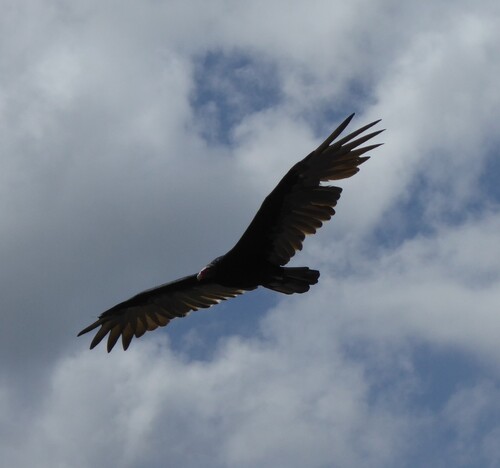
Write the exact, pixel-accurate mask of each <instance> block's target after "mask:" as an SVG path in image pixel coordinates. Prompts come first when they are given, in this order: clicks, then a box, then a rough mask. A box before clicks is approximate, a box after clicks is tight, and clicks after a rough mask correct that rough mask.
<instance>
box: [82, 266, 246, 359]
mask: <svg viewBox="0 0 500 468" xmlns="http://www.w3.org/2000/svg"><path fill="white" fill-rule="evenodd" d="M244 292H245V290H243V289H237V288H230V287H226V286H222V285H219V284H217V283H213V282H211V281H198V280H197V279H196V275H191V276H188V277H186V278H182V279H180V280H177V281H174V282H172V283H168V284H166V285H162V286H158V287H157V288H153V289H149V290H147V291H144V292H142V293H139V294H137V295H136V296H134V297H132V298H131V299H128V300H127V301H124V302H121V303H120V304H117V305H115V306H114V307H112V308H111V309H108V310H107V311H105V312H103V313H102V314H101V315H100V316H99V318H98V320H96V321H95V322H94V323H92V324H91V325H89V326H88V327H86V328H84V329H83V330H82V331H81V332H80V333H78V336H80V335H83V334H85V333H88V332H90V331H92V330H94V329H96V328H98V327H100V328H99V330H98V331H97V333H96V334H95V336H94V338H93V340H92V342H91V344H90V349H93V348H94V347H95V346H97V345H98V344H99V343H100V342H101V341H102V340H103V339H104V338H105V337H106V335H108V340H107V350H108V352H110V351H111V350H112V349H113V347H114V346H115V344H116V342H117V341H118V339H119V338H120V336H121V338H122V345H123V349H124V350H126V349H127V348H128V347H129V345H130V342H131V341H132V338H133V337H134V336H135V337H136V338H139V337H141V336H142V335H144V333H145V332H146V331H152V330H155V329H156V328H158V327H163V326H165V325H167V324H168V323H169V322H170V320H172V319H174V318H176V317H185V316H186V315H187V314H188V313H189V312H191V311H195V310H198V309H204V308H208V307H211V306H212V305H215V304H218V303H219V302H221V301H223V300H226V299H229V298H232V297H236V296H237V295H239V294H242V293H244Z"/></svg>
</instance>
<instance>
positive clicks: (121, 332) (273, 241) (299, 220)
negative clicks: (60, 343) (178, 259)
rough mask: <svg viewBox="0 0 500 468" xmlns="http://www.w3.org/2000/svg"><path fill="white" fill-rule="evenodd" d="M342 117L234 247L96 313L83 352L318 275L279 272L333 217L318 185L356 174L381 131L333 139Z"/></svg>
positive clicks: (292, 287)
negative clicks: (195, 268)
mask: <svg viewBox="0 0 500 468" xmlns="http://www.w3.org/2000/svg"><path fill="white" fill-rule="evenodd" d="M353 117H354V114H351V115H350V116H349V117H347V118H346V119H345V120H344V121H343V122H342V123H341V124H340V125H339V126H338V127H337V128H336V129H335V130H334V131H333V132H332V133H331V134H330V136H329V137H328V138H327V139H326V140H325V141H324V142H323V143H321V144H320V145H319V146H318V148H316V149H315V150H314V151H312V152H311V153H310V154H308V155H307V156H306V157H305V158H304V159H302V160H301V161H299V162H298V163H296V164H295V165H294V166H293V167H292V168H291V169H290V170H289V171H288V172H287V173H286V174H285V176H284V177H283V178H282V179H281V181H280V182H279V183H278V185H277V186H276V187H275V188H274V190H273V191H272V192H271V193H270V194H269V195H268V196H267V197H266V198H265V199H264V202H263V203H262V205H261V206H260V208H259V210H258V211H257V213H256V214H255V216H254V218H253V220H252V221H251V223H250V224H249V226H248V227H247V229H246V231H245V232H244V233H243V235H242V236H241V238H240V239H239V240H238V242H237V243H236V245H234V247H233V248H232V249H231V250H229V251H228V252H227V253H226V254H225V255H222V256H220V257H217V258H216V259H215V260H213V261H212V262H210V263H209V264H208V265H206V266H205V267H203V268H202V269H201V270H200V271H199V272H198V273H195V274H192V275H189V276H185V277H183V278H180V279H177V280H175V281H172V282H170V283H165V284H162V285H160V286H157V287H155V288H152V289H148V290H146V291H143V292H141V293H139V294H137V295H135V296H133V297H132V298H130V299H128V300H126V301H123V302H121V303H119V304H117V305H115V306H114V307H111V308H110V309H108V310H106V311H105V312H103V313H102V314H101V315H99V317H98V319H97V320H96V321H95V322H94V323H92V324H91V325H89V326H88V327H86V328H84V329H83V330H82V331H81V332H80V333H78V336H81V335H83V334H85V333H88V332H90V331H92V330H95V329H96V328H98V327H100V328H99V330H98V331H97V332H96V334H95V336H94V338H93V339H92V342H91V344H90V349H93V348H94V347H95V346H96V345H98V344H99V343H100V342H101V341H102V340H103V339H104V338H105V337H106V335H107V336H108V338H107V351H108V352H110V351H111V350H112V349H113V347H114V346H115V344H116V343H117V341H118V339H119V338H120V336H121V340H122V346H123V349H124V350H127V349H128V347H129V345H130V342H131V341H132V338H133V337H134V336H135V337H136V338H139V337H141V336H142V335H144V333H145V332H146V331H152V330H155V329H156V328H158V327H163V326H165V325H167V324H168V323H169V322H170V321H171V320H172V319H174V318H177V317H185V316H186V315H187V314H188V313H189V312H191V311H196V310H198V309H205V308H208V307H211V306H213V305H215V304H218V303H220V302H221V301H224V300H226V299H230V298H233V297H236V296H238V295H240V294H243V293H245V292H247V291H252V290H254V289H256V288H258V287H260V286H263V287H265V288H268V289H271V290H274V291H277V292H280V293H284V294H294V293H299V294H302V293H305V292H306V291H308V290H309V289H310V287H311V286H312V285H314V284H316V283H317V282H318V278H319V276H320V273H319V271H317V270H312V269H310V268H309V267H285V265H286V264H287V263H288V262H289V261H290V259H291V258H292V257H293V256H294V255H295V253H296V252H297V251H299V250H302V244H303V241H304V239H305V237H306V235H310V234H314V233H315V232H316V231H317V229H318V228H320V227H321V226H322V225H323V223H324V222H325V221H328V220H329V219H330V218H331V217H332V216H333V215H334V214H335V209H334V207H335V206H336V205H337V201H338V200H339V198H340V194H341V192H342V188H340V187H337V186H333V185H325V183H327V182H329V181H335V180H341V179H346V178H349V177H351V176H353V175H354V174H356V173H357V172H358V171H359V166H360V165H361V164H363V163H364V162H366V161H367V160H368V159H369V158H370V156H363V155H364V154H365V153H367V152H369V151H371V150H373V149H375V148H377V147H378V146H381V144H382V143H377V144H370V145H366V146H361V145H363V143H365V142H367V141H368V140H371V139H372V138H374V137H375V136H377V135H379V134H380V133H381V132H383V131H384V129H383V130H377V131H372V132H371V133H366V131H367V130H368V129H370V128H371V127H373V126H374V125H376V124H378V123H379V122H380V120H376V121H374V122H371V123H369V124H368V125H365V126H363V127H361V128H359V129H357V130H355V131H353V132H352V133H350V134H348V135H347V136H344V137H343V138H340V139H339V137H340V135H341V134H342V132H343V131H344V130H345V129H346V127H347V126H348V125H349V123H350V122H351V120H352V118H353Z"/></svg>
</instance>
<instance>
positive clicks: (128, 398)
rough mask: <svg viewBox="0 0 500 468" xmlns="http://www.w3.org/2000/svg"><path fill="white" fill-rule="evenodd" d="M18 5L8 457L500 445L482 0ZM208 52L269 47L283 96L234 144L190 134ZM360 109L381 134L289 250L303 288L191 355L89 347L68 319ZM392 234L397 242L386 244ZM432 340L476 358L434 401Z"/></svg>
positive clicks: (3, 108) (382, 451)
mask: <svg viewBox="0 0 500 468" xmlns="http://www.w3.org/2000/svg"><path fill="white" fill-rule="evenodd" d="M11 3H12V2H1V1H0V5H2V7H3V8H2V12H3V14H2V18H0V23H1V28H0V31H1V33H0V52H1V55H2V62H1V63H0V71H1V72H2V73H0V140H1V141H2V158H1V161H0V213H1V215H0V216H1V218H0V233H1V235H0V239H1V240H0V258H1V259H2V262H1V264H2V268H1V269H0V279H1V282H0V283H1V294H0V306H1V309H2V311H3V312H2V314H3V315H2V319H3V321H2V327H1V329H0V334H1V338H2V339H1V340H0V347H1V350H0V359H1V360H2V374H1V380H0V410H1V411H0V413H1V414H2V417H1V418H2V420H1V423H0V434H1V435H2V437H1V440H2V442H1V443H0V450H1V451H2V456H3V457H4V459H5V460H6V462H4V463H6V464H8V465H9V466H33V465H35V464H36V465H37V466H41V467H43V466H51V467H52V466H71V467H87V466H93V467H94V466H117V465H118V466H159V465H161V464H165V463H169V464H170V465H172V466H201V465H203V466H237V467H245V466H257V465H258V466H291V467H293V466H332V465H334V466H343V467H344V466H356V467H359V466H370V467H373V466H384V467H387V466H419V460H423V464H427V465H429V464H430V465H431V466H439V465H441V466H460V465H462V466H474V461H475V460H481V461H482V462H483V464H484V465H485V466H488V464H489V465H490V466H495V464H498V457H499V454H498V450H497V448H496V440H497V439H498V433H499V427H498V424H497V423H496V422H495V421H492V420H491V419H488V414H489V413H490V412H491V413H493V414H496V413H497V412H498V404H497V403H496V401H497V400H498V385H499V384H498V382H499V376H498V372H497V369H498V355H499V348H498V346H499V345H498V333H497V330H498V329H499V319H498V313H497V308H498V307H497V302H498V300H497V299H498V297H499V294H500V269H499V267H498V261H497V259H498V258H499V254H500V252H499V247H498V245H499V243H498V234H497V233H498V232H499V228H500V225H499V224H500V216H499V213H498V207H497V206H496V205H495V204H494V203H492V202H491V199H489V200H488V201H487V202H486V201H485V200H484V195H485V194H484V187H481V186H480V185H479V182H480V180H481V179H480V178H481V176H482V175H484V172H485V170H486V169H485V168H486V164H487V162H488V160H489V159H491V158H492V155H494V154H496V153H495V151H496V150H495V148H496V147H497V146H498V135H497V133H498V132H497V128H496V126H497V122H498V121H499V117H500V115H499V111H498V109H500V106H499V100H500V93H499V92H498V86H497V84H496V81H497V76H498V75H499V71H500V70H499V68H500V60H499V59H498V54H496V48H497V44H498V39H499V37H498V35H499V33H498V32H497V29H498V28H496V24H497V23H498V8H497V6H496V4H495V3H494V2H489V1H486V0H484V1H481V2H479V3H478V2H475V3H474V4H469V2H465V1H464V2H453V3H450V2H434V4H433V5H432V7H431V6H428V5H423V4H418V3H415V2H413V3H412V2H410V3H405V4H404V5H403V4H401V3H397V4H396V3H394V2H391V1H383V0H381V1H378V2H375V3H374V2H363V1H358V2H351V3H349V4H346V3H341V2H335V3H332V2H326V1H324V2H322V1H317V2H312V3H311V2H309V3H307V4H306V3H303V2H302V3H301V2H298V3H295V4H294V3H290V2H281V1H276V2H271V3H269V2H267V3H265V5H264V3H263V2H247V3H240V4H235V3H228V2H222V1H220V2H212V3H211V5H210V8H209V7H208V6H207V5H206V3H202V2H196V1H194V0H193V1H190V2H185V1H184V2H174V1H169V2H148V3H144V4H141V5H135V4H131V3H128V2H125V3H124V2H113V1H106V2H86V3H85V4H79V5H71V6H67V5H62V4H61V3H60V2H52V1H48V0H47V1H44V2H42V3H41V4H40V3H35V2H27V3H23V4H21V3H19V4H17V3H16V4H15V5H14V4H12V5H11ZM220 50H222V51H223V52H224V53H226V54H228V55H229V56H230V55H231V54H232V53H238V54H244V55H246V56H248V57H250V58H252V57H257V58H258V59H257V60H255V62H250V63H251V65H250V66H254V67H256V68H255V69H252V70H250V71H252V72H253V73H255V74H258V72H259V69H258V64H259V63H260V62H259V59H260V58H261V57H263V60H264V61H265V63H267V64H270V68H269V70H271V71H269V70H267V71H266V72H267V73H273V72H274V73H275V74H276V76H275V77H273V79H275V81H274V84H273V86H276V82H278V84H279V88H280V90H281V92H282V95H281V96H280V98H279V99H277V100H276V102H274V101H273V104H272V105H269V106H267V107H266V106H262V107H263V108H259V109H257V110H255V109H249V114H248V115H243V117H242V119H241V121H239V122H237V123H234V124H233V125H235V127H234V128H233V129H232V132H233V133H232V136H233V137H234V138H233V139H232V140H231V147H226V146H224V145H222V144H217V143H215V142H210V141H205V140H204V139H203V137H202V135H201V132H200V125H202V124H203V122H201V123H200V121H199V119H200V116H199V115H197V109H194V108H193V107H192V96H193V93H196V91H197V90H196V89H195V86H196V82H195V80H194V73H195V71H196V66H195V62H196V60H198V59H199V57H203V56H204V54H206V53H207V52H208V51H215V52H217V51H220ZM250 75H251V74H250ZM250 75H249V76H250ZM259 86H262V83H259ZM229 89H232V88H231V87H229ZM234 89H239V88H238V87H235V88H234ZM273 89H274V88H273ZM236 98H239V96H237V97H235V99H236ZM245 99H248V97H247V96H245ZM245 99H236V100H237V101H238V103H240V108H241V109H243V110H244V104H241V103H245V102H248V101H247V100H245ZM353 107H355V109H353ZM240 108H239V110H240V111H241V109H240ZM358 109H359V110H361V112H359V114H360V115H359V116H357V117H356V119H355V121H354V122H355V124H353V125H357V124H362V123H365V122H368V121H371V120H374V119H376V118H379V117H383V118H384V121H383V124H382V126H384V127H386V128H387V129H388V131H387V132H386V133H385V134H383V135H382V136H381V137H379V139H380V141H385V142H386V145H385V146H384V147H382V148H380V149H378V150H377V151H376V152H374V154H373V159H372V160H371V161H370V162H368V163H367V164H366V165H365V166H363V169H362V171H361V172H360V174H359V175H357V176H356V177H355V178H353V179H352V180H349V181H346V183H345V184H343V185H344V186H345V188H346V190H345V191H344V193H343V196H342V199H341V201H340V203H339V209H338V213H337V215H336V216H335V219H334V220H333V222H332V223H330V224H329V225H328V226H327V227H325V228H324V229H322V231H321V232H320V233H319V234H318V235H317V236H315V238H314V239H308V241H307V243H306V245H305V252H304V253H303V254H301V257H299V258H298V259H297V263H307V264H310V265H311V266H316V265H318V266H319V267H320V269H321V271H322V277H321V282H320V284H319V285H318V286H316V287H315V288H313V289H312V290H311V292H310V293H309V294H307V295H304V296H300V297H291V298H285V299H283V300H280V302H278V303H277V305H276V307H275V308H274V310H272V311H270V312H269V313H267V314H266V315H265V316H264V318H263V319H262V320H261V321H260V322H259V326H260V328H259V329H256V330H255V331H254V333H252V334H250V336H252V338H248V339H243V338H241V337H237V336H228V337H227V338H224V337H221V341H220V342H219V343H218V345H215V344H213V345H212V347H213V348H215V352H214V353H213V355H210V357H209V358H207V359H206V360H205V361H203V362H198V361H195V360H193V359H192V357H190V356H183V355H181V354H180V353H179V352H178V351H176V350H175V349H171V347H170V345H169V342H168V334H166V333H162V332H160V331H158V332H156V334H152V336H150V337H144V338H143V339H141V340H138V341H137V342H136V343H135V344H134V346H133V349H131V350H130V351H128V352H127V353H122V352H120V351H119V350H117V351H116V352H114V353H113V354H112V355H109V356H108V355H106V354H105V353H104V352H103V350H102V349H99V348H98V349H96V350H95V351H93V352H89V351H88V350H86V349H85V350H83V349H82V348H85V347H86V344H87V342H86V341H85V338H80V339H79V340H76V338H75V337H74V334H75V332H76V331H77V330H78V329H79V327H82V326H83V325H85V324H86V323H87V321H88V320H91V318H92V316H93V315H94V314H96V313H98V312H99V311H100V310H102V308H104V307H105V306H107V305H112V303H113V302H114V301H118V300H120V299H122V298H123V297H122V296H123V295H126V294H129V293H133V292H135V290H136V289H137V290H139V289H141V288H142V287H148V286H151V285H152V284H153V283H154V282H156V281H158V282H160V281H165V280H168V278H169V277H174V276H175V275H176V274H179V275H181V274H184V273H188V272H191V271H192V270H195V269H196V268H197V267H199V266H200V263H203V262H205V261H208V260H210V259H211V257H212V256H216V255H217V254H220V253H223V251H224V249H226V248H228V247H230V243H231V242H233V241H234V240H236V239H237V237H238V235H239V234H240V231H241V229H243V228H244V226H245V223H246V222H247V221H249V219H250V217H251V216H252V214H253V210H254V209H255V208H256V206H257V204H258V203H260V201H261V200H262V198H263V196H264V195H265V194H266V192H267V190H269V189H270V188H271V187H272V186H273V184H274V183H275V182H276V181H277V180H278V179H279V178H280V177H281V176H282V174H283V173H284V172H285V170H286V169H288V167H289V166H290V165H291V164H292V163H294V162H296V160H298V159H299V158H300V157H301V156H303V155H305V153H307V152H308V151H310V150H311V149H313V148H314V147H315V146H316V145H317V144H318V143H320V141H321V138H323V137H325V136H326V135H327V133H328V131H329V130H330V129H331V128H330V127H331V126H332V125H335V124H336V123H337V121H338V120H340V119H341V118H342V117H344V114H347V113H350V112H351V111H352V110H358ZM333 112H335V114H333ZM493 157H494V156H493ZM491 177H492V178H494V177H495V175H494V174H492V175H491ZM228 194H230V196H229V195H228ZM472 208H474V209H472ZM398 224H400V225H401V226H400V227H401V229H400V230H399V231H398V230H397V229H396V228H397V227H398V226H397V225H398ZM415 225H417V226H418V228H419V229H418V232H417V233H415V232H414V230H413V231H412V226H415ZM381 231H382V232H383V233H385V235H386V236H387V237H388V238H389V239H391V235H393V232H396V233H397V236H395V237H397V239H396V240H395V241H394V242H392V243H391V242H388V243H387V244H386V245H383V246H382V245H377V244H374V243H373V239H375V238H376V235H377V234H378V233H380V232H381ZM401 232H403V233H409V236H407V238H404V236H402V235H401ZM398 236H399V237H398ZM248 301H252V298H251V296H250V295H248ZM255 308H256V309H257V308H261V304H260V303H256V304H255ZM238 312H240V313H241V312H242V311H239V310H235V311H234V313H235V314H238ZM206 313H207V314H209V313H215V312H206ZM85 317H87V318H85ZM186 320H190V319H186ZM422 343H424V344H425V345H427V346H429V347H430V349H431V350H432V352H434V353H436V355H437V354H438V353H439V351H440V350H442V349H447V350H451V351H452V352H453V351H455V350H456V351H457V364H456V365H457V366H460V356H462V355H466V356H467V357H468V358H470V359H472V360H474V362H475V363H477V364H476V367H477V373H478V375H479V376H480V380H479V381H476V380H475V379H476V377H471V378H470V380H466V379H464V380H458V381H457V382H456V385H455V386H454V387H453V388H451V387H450V389H449V390H448V392H447V393H446V394H445V395H444V396H443V397H442V401H440V402H439V403H438V404H436V403H435V402H433V401H431V400H432V399H433V398H432V395H427V394H426V393H425V392H426V388H427V387H426V379H427V378H430V379H432V378H433V377H432V371H433V369H428V370H429V372H430V374H431V376H430V377H428V376H427V375H425V376H424V375H422V370H421V369H419V368H418V366H417V365H416V364H415V354H416V353H417V351H416V350H417V348H418V346H419V344H422ZM436 372H437V371H436ZM419 398H420V399H419ZM431 439H434V440H431ZM436 440H439V447H438V448H439V450H438V449H437V448H436V445H435V444H436ZM4 454H5V455H4ZM411 460H414V461H415V462H414V463H413V465H412V461H411ZM420 466H421V465H420Z"/></svg>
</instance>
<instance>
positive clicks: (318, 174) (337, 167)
mask: <svg viewBox="0 0 500 468" xmlns="http://www.w3.org/2000/svg"><path fill="white" fill-rule="evenodd" d="M353 117H354V114H351V115H350V116H349V117H348V118H347V119H345V120H344V121H343V122H342V123H341V124H340V125H339V126H338V127H337V128H336V129H335V130H334V131H333V132H332V133H331V134H330V135H329V136H328V138H327V139H326V140H325V141H324V142H323V143H321V145H319V146H318V148H317V149H316V150H314V151H313V152H312V153H310V154H309V155H308V156H306V157H305V158H304V159H303V160H302V161H300V162H298V163H297V164H296V165H295V166H294V167H293V168H292V169H291V170H290V171H289V172H288V173H287V175H286V176H285V177H284V178H283V179H282V180H281V182H280V184H279V185H278V187H279V186H280V185H283V186H285V187H286V188H287V190H283V189H281V190H276V191H275V192H273V193H276V197H278V196H280V197H281V200H280V201H279V205H280V207H281V208H280V212H279V214H278V215H276V216H275V217H274V224H273V226H272V229H271V235H270V236H269V237H270V238H271V246H270V250H269V254H268V258H269V260H270V261H271V262H273V263H275V264H278V265H286V264H287V263H288V262H289V261H290V259H291V258H292V257H293V256H294V255H295V253H296V252H297V250H302V243H303V241H304V239H305V237H306V236H307V235H310V234H314V233H315V232H316V231H317V230H318V229H319V228H320V227H321V226H322V225H323V223H324V222H325V221H328V220H329V219H330V218H331V217H332V216H333V215H334V214H335V209H334V207H335V206H336V205H337V201H338V199H339V198H340V194H341V192H342V189H341V188H340V187H336V186H327V185H321V182H327V181H333V180H340V179H345V178H348V177H351V176H353V175H354V174H356V173H357V172H358V171H359V166H360V165H361V164H363V163H364V162H365V161H367V160H368V159H369V156H363V155H364V154H365V153H367V152H368V151H371V150H373V149H375V148H377V147H378V146H381V144H382V143H378V144H372V145H367V146H361V145H362V144H363V143H365V142H367V141H368V140H370V139H372V138H374V137H375V136H377V135H379V134H380V133H382V132H383V131H384V130H378V131H375V132H371V133H368V134H366V135H362V134H363V133H364V132H366V131H367V130H368V129H370V128H371V127H373V126H374V125H376V124H377V123H379V122H380V120H376V121H374V122H371V123H369V124H368V125H365V126H363V127H361V128H359V129H357V130H355V131H354V132H352V133H350V134H348V135H347V136H345V137H343V138H341V139H339V140H337V141H335V140H336V139H337V138H338V137H339V136H340V135H341V133H342V132H343V131H344V130H345V129H346V127H347V126H348V125H349V123H350V122H351V120H352V118H353ZM360 135H361V136H360ZM358 136H359V138H356V137H358ZM360 146H361V147H360ZM273 193H271V197H272V196H273ZM266 201H267V200H266ZM274 203H275V204H278V201H277V200H276V201H274ZM264 209H265V208H264Z"/></svg>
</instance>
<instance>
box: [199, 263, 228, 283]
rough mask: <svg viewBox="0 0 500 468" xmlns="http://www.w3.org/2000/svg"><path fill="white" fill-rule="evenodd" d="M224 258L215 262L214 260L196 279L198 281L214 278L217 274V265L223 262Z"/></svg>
mask: <svg viewBox="0 0 500 468" xmlns="http://www.w3.org/2000/svg"><path fill="white" fill-rule="evenodd" d="M222 258H223V257H217V258H216V259H215V260H212V261H211V262H210V263H209V264H208V265H207V266H205V267H203V268H202V269H201V270H200V272H199V273H198V274H197V275H196V279H197V280H198V281H201V280H204V279H209V278H213V277H214V276H215V272H216V271H217V264H218V263H219V262H220V261H221V260H222Z"/></svg>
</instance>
